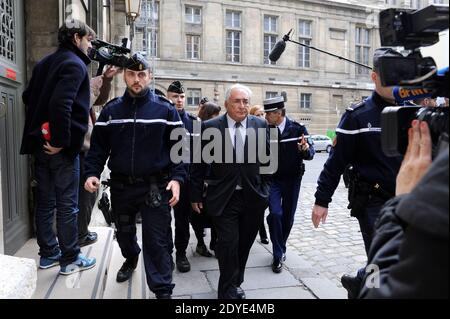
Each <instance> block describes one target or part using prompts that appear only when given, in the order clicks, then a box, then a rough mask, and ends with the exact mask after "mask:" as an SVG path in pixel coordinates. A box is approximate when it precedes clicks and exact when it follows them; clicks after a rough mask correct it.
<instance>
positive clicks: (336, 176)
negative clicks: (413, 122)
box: [315, 92, 403, 207]
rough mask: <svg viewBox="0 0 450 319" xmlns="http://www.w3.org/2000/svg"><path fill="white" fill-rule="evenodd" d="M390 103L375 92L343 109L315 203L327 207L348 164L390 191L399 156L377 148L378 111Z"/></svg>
mask: <svg viewBox="0 0 450 319" xmlns="http://www.w3.org/2000/svg"><path fill="white" fill-rule="evenodd" d="M390 105H391V106H392V103H389V102H387V101H385V100H383V99H382V98H381V97H380V96H379V95H378V94H377V93H376V92H374V93H373V95H372V96H371V97H370V98H368V99H367V100H365V101H364V102H362V103H361V104H359V105H357V106H355V107H353V108H349V109H347V111H346V112H345V114H344V115H343V116H342V119H341V122H340V123H339V125H338V128H337V130H336V133H337V136H336V145H335V147H334V148H333V150H332V151H331V153H330V157H329V158H328V160H327V162H326V163H325V166H324V168H323V171H322V173H321V174H320V177H319V180H318V186H317V192H316V194H315V197H316V204H317V205H320V206H322V207H328V204H329V203H330V202H331V197H332V196H333V194H334V191H335V190H336V188H337V186H338V185H339V181H340V178H341V175H342V174H343V172H344V170H345V167H346V166H347V165H348V164H352V165H353V167H354V168H355V169H356V171H357V172H358V173H359V174H360V175H361V178H362V179H363V180H365V181H366V182H368V183H373V184H374V185H375V184H376V183H378V184H379V185H380V186H381V187H382V188H383V189H384V190H386V191H388V192H390V193H392V194H394V193H395V180H396V177H397V174H398V171H399V169H400V165H401V162H402V160H403V157H387V156H386V155H384V153H383V151H382V149H381V123H380V122H381V120H380V119H381V112H382V111H383V109H384V108H385V107H386V106H390Z"/></svg>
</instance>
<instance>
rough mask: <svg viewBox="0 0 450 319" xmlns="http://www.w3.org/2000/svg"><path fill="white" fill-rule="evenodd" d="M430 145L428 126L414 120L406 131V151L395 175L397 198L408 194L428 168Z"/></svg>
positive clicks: (430, 160)
mask: <svg viewBox="0 0 450 319" xmlns="http://www.w3.org/2000/svg"><path fill="white" fill-rule="evenodd" d="M431 143H432V142H431V135H430V130H429V128H428V124H427V123H426V122H419V121H418V120H414V121H413V123H412V128H410V129H409V131H408V149H407V150H406V154H405V158H404V159H403V163H402V166H401V167H400V171H399V173H398V175H397V188H396V190H395V194H396V195H397V196H399V195H403V194H408V193H410V192H411V191H412V190H413V188H414V187H415V186H416V185H417V184H418V183H419V181H420V180H421V179H422V177H423V176H424V175H425V173H426V172H427V171H428V169H429V168H430V166H431V162H432V158H431V146H432V144H431Z"/></svg>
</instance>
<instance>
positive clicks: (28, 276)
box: [0, 255, 37, 299]
mask: <svg viewBox="0 0 450 319" xmlns="http://www.w3.org/2000/svg"><path fill="white" fill-rule="evenodd" d="M0 282H1V283H2V284H1V285H0V299H30V298H31V297H32V296H33V294H34V292H35V290H36V282H37V271H36V262H35V261H34V260H33V259H29V258H18V257H12V256H5V255H0Z"/></svg>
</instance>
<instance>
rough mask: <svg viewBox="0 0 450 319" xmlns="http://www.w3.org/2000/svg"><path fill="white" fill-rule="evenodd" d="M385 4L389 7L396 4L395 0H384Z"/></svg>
mask: <svg viewBox="0 0 450 319" xmlns="http://www.w3.org/2000/svg"><path fill="white" fill-rule="evenodd" d="M386 4H387V5H388V6H391V7H395V6H396V5H397V0H386Z"/></svg>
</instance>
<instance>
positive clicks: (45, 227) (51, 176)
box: [35, 151, 80, 266]
mask: <svg viewBox="0 0 450 319" xmlns="http://www.w3.org/2000/svg"><path fill="white" fill-rule="evenodd" d="M79 174H80V162H79V158H78V156H77V157H76V158H75V159H71V158H68V157H66V156H65V155H63V154H56V155H47V154H45V153H44V152H43V151H39V152H37V153H35V177H36V181H37V203H36V234H37V242H38V245H39V255H40V256H41V257H51V256H55V255H57V254H59V253H60V252H61V255H62V256H61V259H60V264H61V266H66V265H68V264H70V263H72V262H73V261H75V260H76V259H77V256H78V254H79V253H80V247H79V246H78V227H77V214H78V184H79ZM55 211H56V230H57V235H55V233H54V231H53V221H54V215H55ZM57 238H58V239H57Z"/></svg>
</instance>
